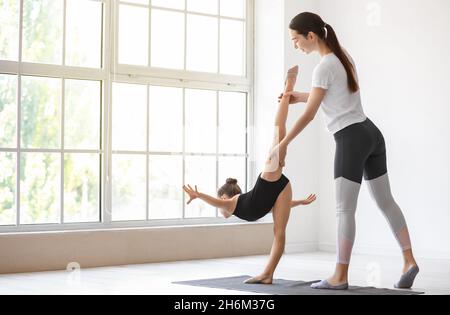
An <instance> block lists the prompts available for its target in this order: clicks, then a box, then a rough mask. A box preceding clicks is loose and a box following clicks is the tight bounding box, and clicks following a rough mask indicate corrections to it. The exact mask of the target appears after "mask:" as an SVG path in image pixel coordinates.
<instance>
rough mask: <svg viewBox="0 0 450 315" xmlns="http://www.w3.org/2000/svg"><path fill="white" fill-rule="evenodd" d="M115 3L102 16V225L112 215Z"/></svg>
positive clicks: (106, 222)
mask: <svg viewBox="0 0 450 315" xmlns="http://www.w3.org/2000/svg"><path fill="white" fill-rule="evenodd" d="M116 8H117V1H116V0H113V1H112V4H111V1H107V2H106V3H105V4H104V8H103V14H104V16H105V18H104V24H103V36H102V37H103V40H104V49H103V51H104V55H103V58H104V70H105V73H106V77H105V80H104V83H103V85H102V89H103V100H102V101H103V102H102V103H103V110H104V111H103V127H104V128H103V139H102V140H103V142H102V144H103V147H102V151H103V157H102V158H103V174H102V175H103V203H102V209H101V211H102V215H101V222H102V223H104V224H109V223H111V215H112V207H111V205H112V201H111V199H112V176H111V164H112V153H111V152H112V150H111V144H112V140H111V121H112V115H111V111H112V98H111V95H112V81H113V71H114V64H115V60H116V59H115V58H116V53H117V51H116V47H117V46H116V28H115V27H114V24H113V21H114V20H117V19H115V17H116V15H117V11H116Z"/></svg>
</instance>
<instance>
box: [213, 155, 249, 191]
mask: <svg viewBox="0 0 450 315" xmlns="http://www.w3.org/2000/svg"><path fill="white" fill-rule="evenodd" d="M245 163H246V159H245V157H228V156H221V157H219V187H222V185H224V184H225V183H226V180H227V178H235V179H237V180H238V185H239V187H241V190H242V192H244V193H245V192H246V185H245V178H246V176H245V169H246V168H245Z"/></svg>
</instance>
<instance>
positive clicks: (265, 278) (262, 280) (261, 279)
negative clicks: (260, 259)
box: [244, 275, 273, 284]
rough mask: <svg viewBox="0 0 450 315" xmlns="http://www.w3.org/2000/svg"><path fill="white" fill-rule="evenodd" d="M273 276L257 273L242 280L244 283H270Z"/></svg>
mask: <svg viewBox="0 0 450 315" xmlns="http://www.w3.org/2000/svg"><path fill="white" fill-rule="evenodd" d="M272 282H273V277H272V276H271V275H259V276H256V277H253V278H250V279H247V280H245V281H244V283H245V284H272Z"/></svg>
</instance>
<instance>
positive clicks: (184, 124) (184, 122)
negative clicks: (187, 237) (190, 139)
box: [181, 88, 186, 219]
mask: <svg viewBox="0 0 450 315" xmlns="http://www.w3.org/2000/svg"><path fill="white" fill-rule="evenodd" d="M182 130H183V167H182V168H183V174H182V176H183V185H185V184H186V89H185V88H183V128H182ZM181 201H182V203H183V216H182V218H183V219H185V218H186V194H185V193H184V191H183V197H182V200H181Z"/></svg>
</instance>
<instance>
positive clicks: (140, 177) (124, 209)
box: [112, 155, 147, 221]
mask: <svg viewBox="0 0 450 315" xmlns="http://www.w3.org/2000/svg"><path fill="white" fill-rule="evenodd" d="M112 163H113V165H112V220H113V221H132V220H145V219H146V217H147V214H146V201H145V198H146V189H147V186H146V175H145V170H146V156H140V155H134V156H132V155H114V156H113V161H112Z"/></svg>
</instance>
